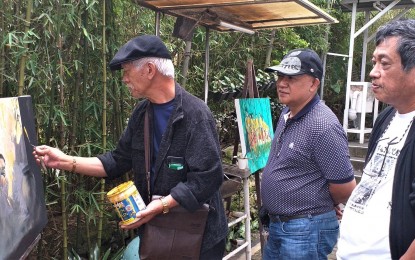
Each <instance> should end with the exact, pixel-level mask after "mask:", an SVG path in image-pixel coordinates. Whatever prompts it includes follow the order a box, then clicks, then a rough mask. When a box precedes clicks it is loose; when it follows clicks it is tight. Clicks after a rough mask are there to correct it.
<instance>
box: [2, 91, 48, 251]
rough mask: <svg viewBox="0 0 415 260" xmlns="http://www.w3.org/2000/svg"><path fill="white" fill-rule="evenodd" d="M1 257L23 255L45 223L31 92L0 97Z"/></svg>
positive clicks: (29, 248)
mask: <svg viewBox="0 0 415 260" xmlns="http://www.w3.org/2000/svg"><path fill="white" fill-rule="evenodd" d="M0 125H1V127H0V237H1V238H0V259H22V258H24V257H25V256H27V254H28V253H29V252H30V250H31V248H33V245H34V244H35V242H36V241H37V240H38V239H39V237H40V236H39V235H40V233H41V232H42V230H43V228H44V227H45V226H46V223H47V217H46V206H45V200H44V195H43V183H42V176H41V172H40V169H39V167H38V165H37V164H36V162H35V159H34V157H33V156H32V151H33V148H32V145H33V143H31V142H33V141H34V140H36V138H35V137H36V134H35V123H34V115H33V108H32V100H31V97H30V96H22V97H11V98H0Z"/></svg>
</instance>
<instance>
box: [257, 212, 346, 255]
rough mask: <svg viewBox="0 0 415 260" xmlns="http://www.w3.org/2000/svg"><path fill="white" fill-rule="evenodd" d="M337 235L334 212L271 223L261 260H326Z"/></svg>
mask: <svg viewBox="0 0 415 260" xmlns="http://www.w3.org/2000/svg"><path fill="white" fill-rule="evenodd" d="M338 235H339V222H338V220H337V217H336V213H335V211H334V210H333V211H330V212H327V213H323V214H320V215H317V216H311V215H310V216H309V217H307V218H300V219H293V220H290V221H288V222H271V223H270V225H269V236H268V241H267V243H266V245H265V248H264V252H263V259H264V260H277V259H282V260H293V259H297V260H300V259H301V260H314V259H327V255H329V254H330V253H331V251H332V250H333V247H334V246H335V245H336V242H337V238H338Z"/></svg>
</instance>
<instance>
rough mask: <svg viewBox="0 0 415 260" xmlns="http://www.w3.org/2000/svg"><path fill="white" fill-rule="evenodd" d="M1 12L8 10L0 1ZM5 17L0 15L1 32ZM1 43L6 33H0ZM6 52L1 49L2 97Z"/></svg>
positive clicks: (0, 78) (0, 76) (0, 92)
mask: <svg viewBox="0 0 415 260" xmlns="http://www.w3.org/2000/svg"><path fill="white" fill-rule="evenodd" d="M0 10H6V8H4V0H2V1H0ZM4 17H5V15H0V31H2V32H4V31H5V28H4ZM0 42H4V33H0ZM4 58H5V51H4V48H0V97H3V95H4V93H3V88H4V84H3V82H4V71H5V67H6V66H5V62H4V61H5V59H4Z"/></svg>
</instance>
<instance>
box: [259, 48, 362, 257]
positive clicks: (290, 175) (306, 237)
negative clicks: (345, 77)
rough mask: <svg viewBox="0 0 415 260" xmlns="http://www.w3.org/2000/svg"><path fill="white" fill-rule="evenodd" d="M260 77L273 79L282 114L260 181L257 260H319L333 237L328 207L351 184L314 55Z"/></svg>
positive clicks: (299, 55) (296, 56) (306, 53)
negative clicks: (264, 235)
mask: <svg viewBox="0 0 415 260" xmlns="http://www.w3.org/2000/svg"><path fill="white" fill-rule="evenodd" d="M266 70H267V71H270V72H276V73H277V75H278V79H277V82H276V85H277V93H278V99H279V101H280V102H281V103H282V104H285V105H286V107H285V108H284V109H283V111H282V113H281V116H280V118H279V121H278V125H277V128H276V131H275V137H274V140H273V143H272V148H271V151H270V155H269V158H268V162H267V165H266V166H265V168H264V171H263V174H262V183H261V198H262V203H263V209H262V211H264V212H265V213H267V214H268V216H269V237H268V242H267V244H266V247H265V249H264V257H263V259H266V260H267V259H272V260H275V259H304V260H309V259H327V255H329V254H330V253H331V251H332V249H333V247H334V245H335V244H336V242H337V236H338V231H339V224H338V220H337V217H336V209H335V207H336V206H335V205H338V204H339V203H343V202H346V200H347V199H348V197H349V196H350V194H351V192H352V190H353V188H354V187H355V185H356V182H355V179H354V174H353V168H352V165H351V163H350V156H349V152H348V145H347V138H346V134H345V132H344V130H343V127H342V126H341V125H340V123H339V121H338V119H337V118H336V116H335V115H334V113H333V112H332V111H331V110H330V109H329V108H328V107H327V106H326V105H325V104H324V103H323V102H322V101H321V100H320V98H319V96H318V94H317V90H318V88H319V85H320V81H321V78H322V75H323V67H322V62H321V60H320V58H319V57H318V55H317V54H316V53H315V52H314V51H312V50H310V49H296V50H292V51H290V52H289V53H288V54H287V55H286V56H285V57H284V59H283V60H282V62H281V63H280V64H279V65H277V66H273V67H269V68H267V69H266ZM337 213H338V214H339V215H340V214H341V212H340V211H338V210H337ZM339 217H340V216H339Z"/></svg>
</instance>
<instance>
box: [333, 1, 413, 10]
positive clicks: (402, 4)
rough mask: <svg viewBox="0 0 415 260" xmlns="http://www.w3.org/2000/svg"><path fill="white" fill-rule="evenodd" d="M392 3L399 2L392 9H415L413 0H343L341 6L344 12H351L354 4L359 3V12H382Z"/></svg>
mask: <svg viewBox="0 0 415 260" xmlns="http://www.w3.org/2000/svg"><path fill="white" fill-rule="evenodd" d="M392 2H397V4H396V5H395V6H394V7H393V8H392V9H404V8H413V7H415V1H412V0H400V1H398V0H387V1H385V0H380V1H379V0H358V1H357V0H343V1H342V2H341V3H340V4H341V6H342V11H345V12H351V11H352V7H353V3H357V11H358V12H363V11H381V10H382V9H384V8H385V7H386V6H388V5H389V4H391V3H392Z"/></svg>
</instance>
